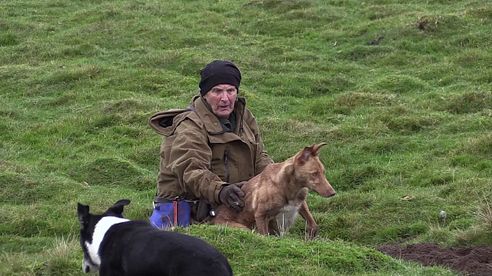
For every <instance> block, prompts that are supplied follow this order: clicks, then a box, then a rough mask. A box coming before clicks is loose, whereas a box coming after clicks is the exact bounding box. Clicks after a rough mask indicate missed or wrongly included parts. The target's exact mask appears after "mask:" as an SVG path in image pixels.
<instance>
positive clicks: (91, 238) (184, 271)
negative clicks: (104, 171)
mask: <svg viewBox="0 0 492 276" xmlns="http://www.w3.org/2000/svg"><path fill="white" fill-rule="evenodd" d="M129 203H130V200H128V199H122V200H119V201H118V202H116V203H115V204H114V205H113V206H111V207H110V208H109V209H108V210H107V211H106V212H104V213H103V214H102V215H94V214H90V213H89V206H87V205H83V204H80V203H78V206H77V213H78V217H79V221H80V245H81V246H82V249H83V251H84V261H83V263H82V270H83V271H84V272H91V271H92V272H95V271H97V270H99V275H146V276H150V275H194V276H196V275H232V269H231V267H230V265H229V262H228V261H227V259H226V257H224V255H222V254H221V253H220V252H219V251H218V250H217V249H215V248H214V247H212V246H211V245H210V244H208V243H206V242H205V241H203V240H201V239H199V238H195V237H192V236H188V235H184V234H180V233H176V232H168V231H162V230H157V229H155V228H153V227H152V226H150V224H148V223H147V222H144V221H130V220H128V219H125V218H123V216H122V213H123V206H125V205H128V204H129Z"/></svg>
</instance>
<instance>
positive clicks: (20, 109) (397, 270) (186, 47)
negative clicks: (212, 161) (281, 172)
mask: <svg viewBox="0 0 492 276" xmlns="http://www.w3.org/2000/svg"><path fill="white" fill-rule="evenodd" d="M491 48H492V5H491V4H490V3H489V1H485V0H475V1H464V0H463V1H460V0H456V1H448V0H435V1H422V0H413V1H395V0H375V1H364V2H361V1H356V0H345V1H340V0H326V1H316V0H283V1H282V0H240V1H233V0H222V1H211V0H204V1H193V0H187V1H175V0H169V1H152V0H138V1H135V0H133V1H129V0H122V1H100V0H91V1H81V0H79V1H62V0H39V1H34V0H25V1H20V0H12V1H1V2H0V80H1V82H0V83H1V85H0V102H1V105H0V219H1V220H2V223H1V224H0V252H1V254H0V263H2V265H1V266H0V274H1V275H19V274H22V275H34V274H36V275H78V274H82V272H81V271H80V260H81V258H82V252H81V250H80V248H79V244H78V230H79V226H78V221H77V219H76V216H75V212H76V204H77V202H82V203H85V204H89V205H91V207H92V208H93V209H94V210H97V211H103V210H105V209H106V208H107V207H108V206H110V205H111V204H112V203H113V202H115V201H116V200H118V199H120V198H129V199H131V200H132V203H131V205H130V206H128V208H127V209H126V211H125V213H126V216H127V217H129V218H131V219H146V218H147V217H148V216H149V214H150V212H151V208H152V204H151V201H152V198H153V195H154V193H155V179H156V176H157V170H158V165H159V146H160V142H161V137H160V136H159V135H158V134H157V133H155V132H153V130H152V129H151V128H150V127H149V126H148V124H147V120H148V118H149V116H150V115H152V114H153V113H155V112H157V111H160V110H166V109H169V108H179V107H186V106H187V105H188V103H189V101H190V99H191V97H193V96H194V95H196V94H197V91H198V81H199V75H198V74H199V70H200V69H201V68H202V67H203V66H204V65H205V64H206V63H208V62H210V61H211V60H213V59H228V60H232V61H234V62H235V63H236V64H237V65H238V66H239V68H240V69H241V71H242V75H243V80H242V83H241V91H240V94H241V95H242V96H244V97H245V98H246V99H247V103H248V107H249V108H250V109H251V110H252V111H253V113H254V114H255V116H256V118H257V120H258V123H259V125H260V129H261V131H262V134H263V139H264V142H265V146H266V148H267V151H268V153H269V154H270V155H271V156H272V158H273V159H274V160H275V161H283V160H284V159H286V158H288V157H290V156H292V155H293V154H294V153H296V152H297V151H298V150H299V149H301V148H303V147H304V146H307V145H310V144H314V143H320V142H326V143H328V146H326V147H324V148H323V150H322V151H321V159H322V161H323V163H324V164H325V167H326V169H327V171H326V176H327V178H328V179H329V181H330V183H331V184H332V185H333V186H334V188H335V189H336V190H337V192H338V193H337V195H336V196H335V197H332V198H329V199H324V198H322V197H320V196H318V195H316V194H314V193H312V194H310V195H309V198H308V204H309V206H310V208H311V210H312V211H313V215H314V217H315V219H316V220H317V222H318V224H319V225H320V228H321V229H320V236H319V237H318V238H317V239H316V240H314V241H305V240H304V235H303V230H304V224H303V222H302V221H298V223H297V224H296V226H295V228H294V229H292V231H291V232H290V233H289V234H288V235H287V236H286V237H283V238H278V237H260V236H258V235H257V234H255V233H249V232H245V231H240V230H235V229H225V228H220V227H213V226H207V225H200V226H194V227H191V228H190V229H180V231H184V232H187V233H189V234H191V235H195V236H199V237H202V238H204V239H206V240H208V241H209V242H211V243H212V244H214V245H215V246H217V247H218V248H219V249H220V250H221V251H223V252H224V254H225V255H226V256H227V257H228V258H229V259H230V261H231V264H232V265H233V269H234V272H235V273H236V274H237V275H452V274H453V273H454V272H452V271H451V270H448V269H444V268H438V267H422V266H420V265H418V264H415V263H410V262H405V261H400V260H396V259H392V258H390V257H388V256H386V255H383V254H382V253H380V252H379V251H378V250H377V248H378V247H380V246H382V245H387V244H402V245H406V244H415V243H424V242H425V243H433V244H438V245H440V246H443V247H447V246H474V245H488V246H491V245H492V235H491V232H492V208H491V206H492V188H491V187H492V67H491V66H490V64H492V51H491V50H490V49H491ZM441 210H444V211H445V212H446V214H447V217H446V219H445V220H443V219H440V218H439V213H440V211H441Z"/></svg>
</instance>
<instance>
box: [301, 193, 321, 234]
mask: <svg viewBox="0 0 492 276" xmlns="http://www.w3.org/2000/svg"><path fill="white" fill-rule="evenodd" d="M299 214H301V216H302V217H303V218H304V220H306V223H307V235H308V238H309V239H312V238H314V237H316V236H317V235H318V229H319V228H318V225H317V224H316V221H314V218H313V215H312V214H311V212H310V211H309V207H308V205H307V202H306V201H303V202H302V204H301V207H300V208H299Z"/></svg>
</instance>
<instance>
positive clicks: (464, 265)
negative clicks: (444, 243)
mask: <svg viewBox="0 0 492 276" xmlns="http://www.w3.org/2000/svg"><path fill="white" fill-rule="evenodd" d="M378 250H379V251H381V252H383V253H385V254H387V255H390V256H392V257H394V258H399V259H404V260H409V261H416V262H419V263H422V264H423V265H441V266H445V267H449V268H451V269H453V270H456V271H458V272H461V273H462V274H464V275H473V276H478V275H492V246H477V247H467V248H453V247H451V248H441V247H439V246H438V245H436V244H430V243H420V244H412V245H409V246H407V247H404V248H402V247H401V246H399V245H383V246H380V247H379V248H378Z"/></svg>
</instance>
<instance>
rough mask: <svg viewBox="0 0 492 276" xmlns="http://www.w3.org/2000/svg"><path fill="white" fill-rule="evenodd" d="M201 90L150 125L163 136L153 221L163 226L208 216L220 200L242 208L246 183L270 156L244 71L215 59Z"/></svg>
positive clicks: (203, 73)
mask: <svg viewBox="0 0 492 276" xmlns="http://www.w3.org/2000/svg"><path fill="white" fill-rule="evenodd" d="M200 75H201V80H200V84H199V87H200V95H197V96H195V97H194V98H193V99H192V102H191V105H190V106H189V108H187V109H174V110H169V111H164V112H159V113H157V114H155V115H153V116H152V117H151V118H150V125H151V126H152V127H153V128H154V129H155V130H156V131H157V132H158V133H159V134H161V135H163V136H164V140H163V143H162V145H161V150H160V171H159V176H158V181H157V194H156V198H155V200H154V211H153V214H152V216H151V217H150V221H151V223H152V224H153V225H154V226H155V227H158V228H168V227H171V226H175V225H179V226H187V225H189V224H190V223H191V222H201V221H206V220H207V219H208V218H209V216H210V215H213V212H212V210H213V208H214V206H217V205H218V204H224V205H226V206H227V207H229V208H231V209H234V210H236V211H240V210H241V209H242V207H243V206H244V201H243V197H244V193H243V192H242V191H241V185H242V184H241V182H243V181H246V180H248V179H250V178H251V177H253V176H255V175H257V174H259V173H260V172H261V171H262V170H263V169H264V168H265V167H266V166H267V165H268V164H270V163H272V160H271V158H270V157H269V156H268V155H267V153H266V152H265V149H264V146H263V142H262V139H261V136H260V132H259V129H258V125H257V124H256V120H255V118H254V116H253V115H252V114H251V112H250V111H249V110H248V109H247V108H246V101H245V99H244V98H242V97H238V93H239V85H240V83H241V72H240V71H239V69H238V68H237V67H236V65H234V64H233V63H232V62H229V61H223V60H215V61H213V62H211V63H209V64H207V65H206V66H205V68H204V69H203V70H202V71H201V74H200Z"/></svg>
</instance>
